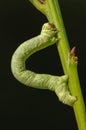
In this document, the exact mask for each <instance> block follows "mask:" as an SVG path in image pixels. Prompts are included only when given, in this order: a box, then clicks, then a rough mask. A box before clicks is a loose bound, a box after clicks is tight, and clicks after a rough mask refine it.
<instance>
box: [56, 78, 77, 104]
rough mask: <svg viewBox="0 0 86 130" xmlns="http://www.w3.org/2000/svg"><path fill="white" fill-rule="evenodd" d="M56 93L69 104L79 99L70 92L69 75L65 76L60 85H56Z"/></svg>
mask: <svg viewBox="0 0 86 130" xmlns="http://www.w3.org/2000/svg"><path fill="white" fill-rule="evenodd" d="M55 93H56V95H57V96H58V98H59V100H60V101H61V102H62V103H64V104H67V105H69V106H73V104H74V103H75V101H76V100H77V97H76V96H72V95H71V94H70V91H69V89H68V85H67V77H65V76H64V80H63V82H61V83H60V84H59V86H58V87H55Z"/></svg>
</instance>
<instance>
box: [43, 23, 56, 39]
mask: <svg viewBox="0 0 86 130" xmlns="http://www.w3.org/2000/svg"><path fill="white" fill-rule="evenodd" d="M57 32H58V30H57V29H56V27H55V25H54V24H53V23H50V22H48V23H44V24H43V26H42V30H41V34H43V35H47V36H49V37H53V36H56V34H57Z"/></svg>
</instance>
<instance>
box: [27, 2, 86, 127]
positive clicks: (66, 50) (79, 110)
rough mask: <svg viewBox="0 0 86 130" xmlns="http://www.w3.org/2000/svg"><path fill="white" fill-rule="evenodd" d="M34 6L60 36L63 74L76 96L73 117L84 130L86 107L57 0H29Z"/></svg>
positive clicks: (58, 44)
mask: <svg viewBox="0 0 86 130" xmlns="http://www.w3.org/2000/svg"><path fill="white" fill-rule="evenodd" d="M29 1H30V2H32V4H33V5H34V6H36V8H38V9H39V10H40V11H41V12H42V13H44V14H45V15H46V17H47V19H48V20H49V21H50V22H53V23H54V24H55V26H56V27H57V28H58V30H59V33H58V37H60V38H61V40H60V41H59V43H57V48H58V51H59V56H60V59H61V63H62V66H63V70H64V73H65V74H68V75H69V83H68V85H69V89H70V92H71V94H72V95H75V96H77V101H76V102H75V103H74V105H73V109H74V113H75V117H76V120H77V125H78V128H79V130H86V109H85V104H84V100H83V96H82V92H81V88H80V83H79V77H78V72H77V64H76V61H75V59H74V58H75V56H74V55H72V56H70V47H69V42H68V39H67V36H66V31H65V28H64V24H63V20H62V16H61V11H60V8H59V3H58V0H44V1H43V0H42V1H41V0H29Z"/></svg>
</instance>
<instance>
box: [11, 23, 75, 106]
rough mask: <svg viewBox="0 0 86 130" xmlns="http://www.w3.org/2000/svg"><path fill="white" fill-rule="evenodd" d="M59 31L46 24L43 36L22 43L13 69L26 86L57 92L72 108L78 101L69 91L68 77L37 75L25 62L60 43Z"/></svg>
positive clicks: (62, 100)
mask: <svg viewBox="0 0 86 130" xmlns="http://www.w3.org/2000/svg"><path fill="white" fill-rule="evenodd" d="M57 32H58V31H57V29H56V28H55V26H54V25H53V24H52V23H45V24H44V25H43V26H42V30H41V34H40V35H38V36H36V37H34V38H32V39H30V40H27V41H25V42H24V43H22V44H21V45H20V46H19V47H18V48H17V50H16V51H15V52H14V54H13V56H12V60H11V69H12V73H13V75H14V77H15V78H16V79H17V80H18V81H20V82H21V83H23V84H24V85H26V86H30V87H34V88H40V89H49V90H52V91H55V93H56V95H57V96H58V98H59V100H60V101H61V102H63V103H64V104H68V105H70V106H72V105H73V103H74V102H75V101H76V97H74V96H71V95H70V92H69V90H68V86H67V81H68V76H67V75H63V76H53V75H48V74H37V73H35V72H32V71H30V70H27V69H26V67H25V61H26V60H27V58H29V57H30V56H31V55H32V54H33V53H35V52H37V51H39V50H41V49H43V48H46V47H48V46H51V45H53V44H55V43H56V42H57V41H58V38H57V37H56V34H57Z"/></svg>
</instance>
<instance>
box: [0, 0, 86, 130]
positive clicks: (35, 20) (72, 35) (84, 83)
mask: <svg viewBox="0 0 86 130" xmlns="http://www.w3.org/2000/svg"><path fill="white" fill-rule="evenodd" d="M59 3H60V7H61V11H62V16H63V20H64V24H65V28H66V31H67V35H68V39H69V42H70V47H71V48H72V47H73V46H76V47H77V55H78V57H79V65H78V71H79V77H80V82H81V89H82V93H83V96H84V99H85V103H86V77H85V75H86V1H85V0H82V1H81V0H71V1H69V0H59ZM46 21H47V19H46V18H45V16H44V15H42V14H41V13H40V12H39V11H38V10H36V9H35V8H34V7H33V6H32V5H31V4H30V3H29V2H28V0H7V1H6V0H0V69H1V74H0V80H1V85H0V100H1V101H0V117H1V125H0V127H1V129H3V128H5V129H11V130H13V129H21V128H22V129H24V130H27V129H30V130H34V129H37V130H46V129H52V130H58V129H65V130H66V129H70V130H77V124H76V121H75V116H74V113H73V110H72V108H71V107H68V106H66V105H63V104H61V103H60V102H59V101H58V98H57V97H56V95H55V94H54V93H53V92H50V91H48V90H38V89H33V88H29V87H26V86H24V85H22V84H20V83H19V82H18V81H17V80H16V79H15V78H14V77H13V75H12V73H11V68H10V62H11V56H12V54H13V52H14V51H15V49H16V48H17V47H18V45H20V44H21V43H22V42H23V41H25V40H27V39H29V38H31V37H34V36H35V35H38V34H39V33H40V29H41V26H42V24H43V23H44V22H46ZM28 64H29V67H30V69H31V70H33V71H36V72H40V73H49V74H53V75H62V74H63V71H62V67H61V63H60V60H59V56H58V52H57V49H56V46H55V45H53V46H52V47H49V48H46V49H44V50H42V51H40V52H38V53H36V54H34V55H33V56H32V57H31V58H30V59H29V62H28Z"/></svg>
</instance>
